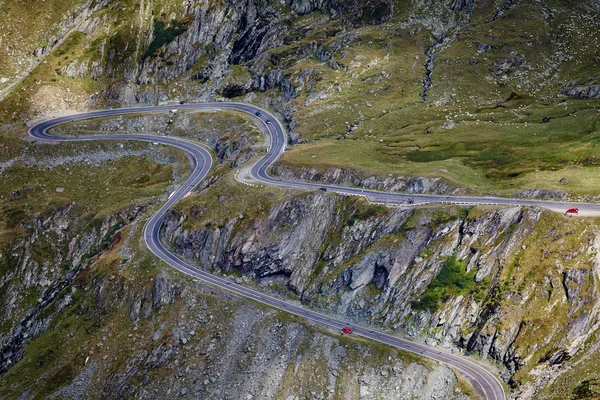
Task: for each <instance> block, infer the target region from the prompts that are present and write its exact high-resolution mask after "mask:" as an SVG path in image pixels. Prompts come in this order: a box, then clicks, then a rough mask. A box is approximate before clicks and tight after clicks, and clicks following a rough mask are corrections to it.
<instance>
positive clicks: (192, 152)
mask: <svg viewBox="0 0 600 400" xmlns="http://www.w3.org/2000/svg"><path fill="white" fill-rule="evenodd" d="M214 109H230V110H237V111H242V112H246V113H248V114H251V115H253V116H254V117H255V118H257V119H258V120H259V121H260V123H262V124H264V127H265V128H266V131H267V132H268V135H269V137H270V147H269V150H268V152H267V154H266V155H265V156H264V157H263V158H261V159H260V160H259V161H258V162H257V163H256V164H255V165H254V166H253V167H252V169H251V171H250V173H251V175H252V177H253V178H254V179H256V180H258V181H261V182H264V183H267V184H272V185H278V186H284V187H289V188H298V189H319V188H326V189H327V190H329V191H332V192H338V193H345V194H351V195H359V196H366V197H368V198H369V199H370V200H371V201H373V202H380V203H383V204H390V205H401V204H407V202H408V201H409V199H410V201H411V202H414V204H419V203H442V202H447V203H464V204H500V205H519V206H542V207H546V206H548V205H549V204H551V206H550V207H549V208H555V209H562V208H564V209H565V210H566V209H567V208H571V207H572V206H573V203H562V202H543V201H536V200H516V199H502V198H488V197H446V196H427V195H407V194H400V193H385V192H379V191H373V190H366V189H365V190H363V189H360V188H348V187H338V186H332V185H318V184H312V183H302V182H285V181H282V180H279V179H277V178H273V177H271V176H269V174H268V169H269V167H270V166H271V165H272V164H273V163H274V162H275V161H276V160H277V159H278V158H279V156H280V155H281V154H282V153H283V152H284V151H285V146H286V143H287V135H286V133H285V130H284V128H283V126H282V125H281V123H280V122H279V121H278V120H277V119H276V118H275V117H274V116H273V115H272V114H270V113H269V112H268V111H265V110H262V109H260V108H258V107H255V106H253V105H249V104H242V103H202V104H180V105H165V106H156V107H141V108H123V109H111V110H103V111H95V112H90V113H84V114H77V115H71V116H66V117H61V118H56V119H52V120H49V121H45V122H42V123H39V124H38V125H36V126H33V127H32V128H30V129H29V131H28V133H29V135H30V136H33V137H35V138H37V139H41V140H48V141H55V142H56V141H58V142H73V141H90V140H120V141H123V140H138V141H145V142H153V143H160V144H163V145H168V146H172V147H175V148H178V149H180V150H183V151H185V152H186V153H187V154H188V155H189V156H190V158H191V160H192V162H193V171H192V174H191V175H190V177H189V178H188V179H187V180H186V182H185V183H184V184H183V185H182V186H181V187H180V188H179V189H177V191H175V192H174V193H173V194H172V195H171V196H170V197H169V200H168V201H167V202H166V203H165V204H164V205H163V206H162V207H161V209H160V210H158V212H156V214H154V215H153V216H152V218H151V219H150V220H149V221H148V223H147V225H146V227H145V229H144V240H145V242H146V245H147V246H148V248H149V249H150V250H151V251H152V252H153V253H154V254H155V255H156V256H158V257H159V258H160V259H162V260H163V261H165V262H166V263H167V264H169V265H170V266H172V267H173V268H175V269H177V270H179V271H181V272H183V273H185V274H187V275H190V276H192V277H194V278H198V279H201V280H203V281H205V282H208V283H210V284H212V285H215V286H218V287H221V288H224V289H226V290H229V291H231V292H234V293H236V294H238V295H240V296H244V297H247V298H250V299H253V300H255V301H259V302H261V303H264V304H267V305H269V306H272V307H275V308H278V309H281V310H283V311H286V312H289V313H291V314H295V315H298V316H300V317H303V318H305V319H307V320H309V321H312V322H315V323H318V324H320V325H323V326H325V327H327V328H331V329H333V330H334V331H338V332H339V331H340V330H341V328H343V327H344V326H350V327H351V328H352V329H353V330H354V333H353V335H360V336H363V337H365V338H369V339H371V340H374V341H377V342H381V343H384V344H387V345H390V346H394V347H397V348H399V349H401V350H404V351H408V352H411V353H415V354H419V355H421V356H424V357H428V358H431V359H433V360H436V361H439V362H442V363H444V364H446V365H448V366H450V367H451V368H453V369H454V370H455V371H456V372H458V373H459V374H460V375H461V376H462V377H463V378H464V379H466V380H467V381H468V382H469V383H470V384H471V385H472V386H473V388H474V390H475V392H476V393H477V394H478V395H479V396H481V397H482V398H485V399H490V400H500V399H505V398H506V395H505V393H504V390H503V387H502V385H501V384H500V382H499V381H498V379H497V378H496V377H495V376H494V375H493V374H491V373H490V372H489V371H487V370H486V369H485V368H483V367H482V366H480V365H478V364H475V363H474V362H472V361H470V360H468V359H467V358H466V357H463V356H460V355H455V354H451V353H448V352H446V351H443V350H440V349H436V348H433V347H430V346H426V345H423V344H419V343H414V342H411V341H409V340H405V339H401V338H398V337H395V336H390V335H386V334H384V333H382V332H378V331H375V330H371V329H368V328H364V327H362V326H355V325H351V324H350V325H349V324H348V323H347V322H344V321H342V320H339V319H336V318H333V317H331V316H328V315H324V314H321V313H318V312H315V311H312V310H308V309H306V308H303V307H302V306H300V305H298V304H294V303H290V302H286V301H283V300H280V299H277V298H274V297H271V296H267V295H265V294H263V293H261V292H258V291H256V290H252V289H249V288H246V287H244V286H241V285H238V284H235V283H234V282H232V281H230V280H228V279H224V278H220V277H217V276H214V275H212V274H210V273H207V272H205V271H202V270H201V269H199V268H197V267H195V266H193V265H191V264H188V263H187V262H185V261H183V260H181V259H179V258H178V257H177V256H175V255H174V254H173V253H171V252H170V251H169V250H168V249H167V248H166V247H165V246H164V245H163V244H162V242H161V241H160V229H161V226H162V223H163V221H164V217H165V213H166V212H167V210H168V209H169V208H170V207H171V206H172V205H173V204H175V203H176V202H178V201H179V200H181V199H182V198H183V197H185V196H186V195H187V194H188V193H189V192H190V191H191V190H192V189H193V188H194V187H195V186H196V185H197V184H198V183H200V182H201V181H202V180H203V179H204V177H205V176H206V174H207V173H208V172H209V171H210V169H211V166H212V157H211V154H210V153H209V152H208V151H207V150H206V149H205V148H203V147H202V146H200V145H198V144H195V143H192V142H189V141H185V140H181V139H177V138H171V137H164V136H154V135H142V134H110V135H93V136H68V137H61V136H51V135H49V134H48V131H49V130H50V129H51V128H54V127H57V126H59V125H63V124H67V123H71V122H76V121H84V120H90V119H95V118H106V117H113V116H118V115H131V114H141V113H155V112H164V111H169V110H214ZM576 204H577V206H578V207H579V209H580V210H582V209H587V208H590V209H593V210H595V211H600V205H596V204H582V203H576Z"/></svg>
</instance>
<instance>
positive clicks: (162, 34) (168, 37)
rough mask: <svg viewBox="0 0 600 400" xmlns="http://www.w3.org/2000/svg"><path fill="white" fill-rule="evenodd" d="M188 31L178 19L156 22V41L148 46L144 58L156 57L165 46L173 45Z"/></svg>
mask: <svg viewBox="0 0 600 400" xmlns="http://www.w3.org/2000/svg"><path fill="white" fill-rule="evenodd" d="M186 29H187V26H186V24H185V23H184V22H181V21H178V20H176V19H174V20H171V21H170V22H168V23H167V22H165V21H161V20H154V39H153V40H152V42H151V43H150V45H149V46H148V49H147V50H146V52H145V53H144V57H143V58H148V57H151V56H154V55H156V51H157V50H158V49H159V48H161V47H162V46H164V45H165V44H168V43H171V42H172V41H173V40H175V38H176V37H177V36H179V35H181V34H182V33H184V32H185V31H186Z"/></svg>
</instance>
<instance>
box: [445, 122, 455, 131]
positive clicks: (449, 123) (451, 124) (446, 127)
mask: <svg viewBox="0 0 600 400" xmlns="http://www.w3.org/2000/svg"><path fill="white" fill-rule="evenodd" d="M455 126H456V124H455V123H454V121H448V122H446V123H445V124H444V125H442V129H447V130H450V129H454V127H455Z"/></svg>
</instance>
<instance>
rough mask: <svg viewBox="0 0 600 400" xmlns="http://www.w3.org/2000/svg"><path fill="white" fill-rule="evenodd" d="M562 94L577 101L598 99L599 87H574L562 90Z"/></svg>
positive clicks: (599, 96)
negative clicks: (577, 99) (575, 98)
mask: <svg viewBox="0 0 600 400" xmlns="http://www.w3.org/2000/svg"><path fill="white" fill-rule="evenodd" d="M562 94H563V95H565V96H569V97H577V98H579V99H600V85H592V86H576V87H573V88H568V89H565V90H563V91H562Z"/></svg>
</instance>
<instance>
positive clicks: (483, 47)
mask: <svg viewBox="0 0 600 400" xmlns="http://www.w3.org/2000/svg"><path fill="white" fill-rule="evenodd" d="M491 49H492V46H490V45H489V44H487V43H479V44H478V45H477V53H478V54H483V53H487V52H488V51H490V50H491Z"/></svg>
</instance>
